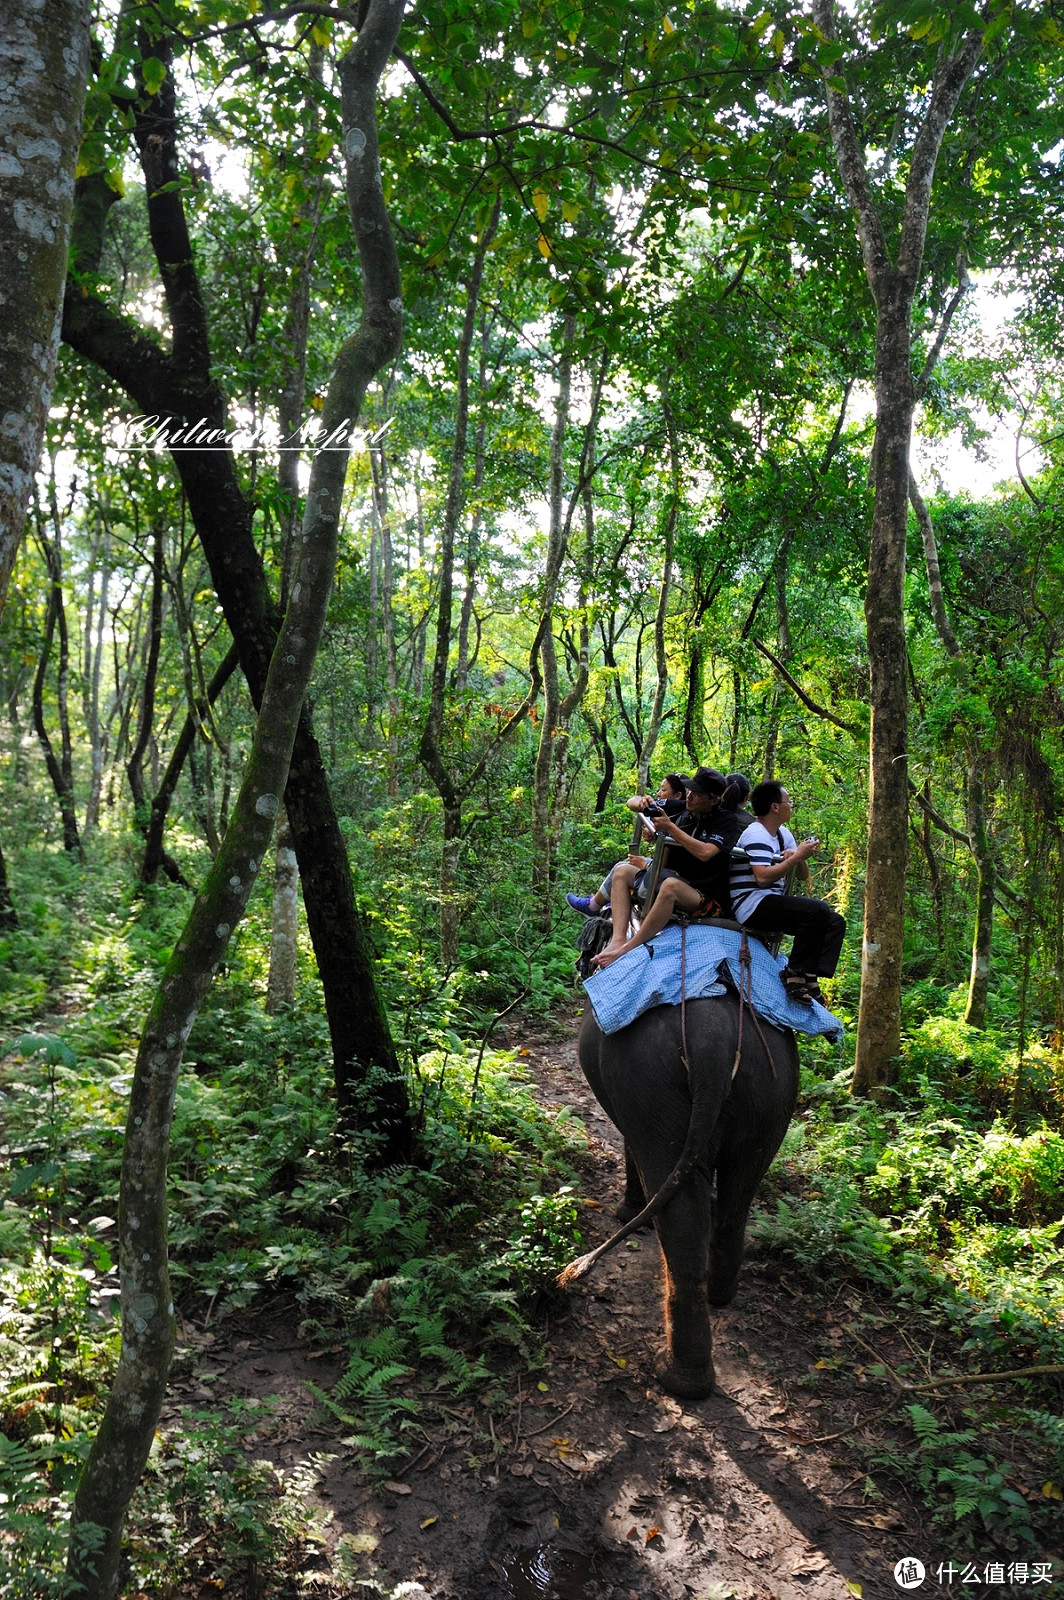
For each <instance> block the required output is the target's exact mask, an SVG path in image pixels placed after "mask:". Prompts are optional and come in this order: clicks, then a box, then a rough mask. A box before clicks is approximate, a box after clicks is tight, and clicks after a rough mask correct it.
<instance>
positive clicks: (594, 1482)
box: [171, 1033, 976, 1600]
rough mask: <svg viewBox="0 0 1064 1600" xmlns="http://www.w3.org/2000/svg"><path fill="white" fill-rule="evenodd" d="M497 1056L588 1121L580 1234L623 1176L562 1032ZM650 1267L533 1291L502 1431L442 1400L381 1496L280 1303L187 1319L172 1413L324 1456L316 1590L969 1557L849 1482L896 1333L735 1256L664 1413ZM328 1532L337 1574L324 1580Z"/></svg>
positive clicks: (631, 1266)
mask: <svg viewBox="0 0 1064 1600" xmlns="http://www.w3.org/2000/svg"><path fill="white" fill-rule="evenodd" d="M510 1043H511V1044H512V1045H513V1046H514V1047H515V1048H516V1047H518V1046H520V1051H521V1055H520V1059H521V1060H522V1064H523V1065H525V1066H526V1067H527V1068H528V1069H529V1071H530V1073H531V1074H533V1075H534V1078H535V1081H536V1083H537V1084H538V1086H539V1094H540V1097H541V1099H542V1101H543V1102H544V1103H545V1104H546V1105H548V1106H549V1105H555V1106H557V1105H564V1106H567V1107H569V1108H571V1109H572V1110H573V1111H574V1112H575V1113H576V1114H577V1115H579V1117H580V1118H581V1120H582V1121H583V1123H584V1125H585V1126H586V1128H587V1130H588V1134H589V1138H590V1146H591V1149H590V1157H591V1159H590V1160H589V1162H588V1165H587V1169H586V1171H585V1173H584V1175H583V1199H584V1202H585V1208H584V1211H583V1221H582V1231H583V1233H584V1237H585V1239H586V1240H587V1241H588V1242H589V1244H595V1243H599V1242H600V1241H601V1240H602V1239H604V1238H605V1237H607V1235H608V1233H609V1231H611V1225H614V1226H615V1224H613V1216H612V1208H613V1206H614V1205H615V1204H616V1203H617V1201H618V1200H619V1198H620V1193H621V1189H622V1185H623V1158H622V1153H621V1142H620V1138H619V1135H618V1134H617V1132H616V1130H615V1129H614V1128H613V1126H612V1124H610V1123H609V1122H608V1121H607V1119H606V1118H605V1116H604V1115H603V1114H602V1112H601V1111H600V1110H599V1108H598V1106H597V1104H596V1102H595V1100H594V1099H593V1097H592V1095H591V1093H590V1091H589V1090H588V1089H587V1087H586V1085H585V1083H584V1080H583V1078H582V1076H581V1075H580V1072H579V1069H578V1067H577V1064H576V1054H575V1044H574V1042H573V1040H572V1038H571V1037H570V1038H565V1037H563V1038H558V1037H538V1038H530V1037H529V1036H528V1035H527V1033H526V1034H525V1035H523V1036H522V1037H521V1038H518V1037H516V1036H513V1037H511V1040H510ZM659 1271H660V1268H659V1255H658V1248H657V1242H656V1239H655V1237H654V1235H653V1233H643V1234H640V1235H639V1236H638V1237H637V1238H635V1239H633V1240H631V1241H629V1242H628V1245H627V1246H626V1247H625V1246H622V1247H621V1248H620V1249H619V1250H618V1251H616V1252H615V1253H614V1254H613V1255H612V1256H610V1257H607V1258H606V1259H605V1260H604V1261H603V1263H601V1265H600V1266H599V1267H598V1268H597V1269H596V1270H595V1272H594V1273H593V1274H592V1275H591V1276H590V1277H589V1278H588V1279H585V1280H583V1281H582V1282H581V1283H579V1284H577V1285H576V1286H575V1287H574V1288H573V1289H572V1290H571V1291H569V1292H568V1293H567V1294H566V1295H565V1296H564V1297H562V1296H559V1297H557V1298H556V1299H554V1300H553V1301H552V1303H551V1307H550V1312H549V1322H548V1326H547V1330H546V1345H547V1354H548V1361H549V1365H548V1367H547V1368H546V1369H545V1370H544V1371H543V1372H542V1373H539V1372H537V1373H535V1374H532V1375H529V1374H528V1373H524V1374H521V1373H515V1374H514V1375H513V1378H512V1406H511V1408H510V1411H509V1414H508V1415H507V1416H506V1418H505V1419H504V1420H503V1421H502V1422H501V1423H500V1422H499V1420H498V1417H496V1418H495V1420H494V1421H492V1420H490V1419H488V1417H487V1415H486V1413H484V1414H481V1413H480V1412H476V1413H475V1409H474V1406H473V1405H472V1404H469V1405H466V1406H462V1405H461V1404H456V1405H455V1406H453V1407H450V1408H448V1411H449V1415H450V1416H451V1418H452V1420H453V1428H451V1429H449V1430H448V1432H447V1434H446V1435H440V1436H439V1437H438V1438H436V1439H435V1440H434V1442H433V1443H431V1444H430V1445H428V1446H426V1449H425V1450H423V1451H422V1452H421V1455H420V1456H419V1457H415V1458H414V1459H413V1460H411V1461H410V1462H409V1463H408V1464H407V1465H406V1466H405V1467H404V1468H403V1469H402V1470H401V1472H400V1474H399V1476H398V1477H397V1478H396V1479H393V1480H389V1482H388V1483H386V1484H383V1485H380V1484H378V1485H375V1486H368V1485H367V1484H366V1482H365V1480H364V1478H363V1476H362V1475H361V1473H360V1472H359V1470H358V1466H357V1463H356V1461H355V1459H354V1456H353V1453H352V1451H351V1450H350V1449H349V1448H345V1447H344V1446H343V1445H342V1444H341V1442H340V1440H339V1439H338V1437H337V1430H336V1428H335V1426H330V1425H329V1424H328V1423H327V1422H322V1421H321V1411H320V1408H319V1409H318V1410H315V1402H314V1400H313V1397H312V1395H311V1392H310V1390H309V1388H308V1385H310V1384H313V1385H318V1386H322V1387H328V1385H329V1383H330V1382H331V1381H333V1380H334V1379H335V1378H336V1377H337V1376H338V1375H339V1372H340V1371H341V1370H342V1368H341V1360H342V1354H341V1353H340V1352H339V1351H331V1352H330V1351H325V1352H321V1351H320V1350H316V1349H314V1348H313V1347H311V1346H310V1345H308V1344H307V1343H305V1342H301V1341H300V1339H299V1338H298V1336H297V1333H296V1326H297V1318H296V1313H295V1310H294V1307H292V1308H288V1307H286V1305H285V1304H284V1303H283V1302H278V1303H276V1304H274V1305H273V1306H272V1307H268V1308H262V1307H260V1308H257V1309H256V1311H255V1312H254V1314H252V1313H247V1314H245V1315H244V1317H243V1318H241V1317H240V1316H234V1317H231V1318H228V1319H227V1320H226V1321H225V1323H224V1324H222V1325H221V1327H220V1328H219V1329H218V1331H217V1332H216V1333H212V1332H211V1330H209V1329H208V1330H207V1331H206V1332H203V1331H197V1330H194V1329H191V1328H188V1327H186V1328H185V1330H184V1331H185V1335H186V1337H185V1340H184V1343H185V1346H186V1357H185V1361H184V1362H183V1364H182V1365H183V1369H184V1370H183V1374H182V1375H181V1376H180V1377H179V1378H178V1380H177V1382H176V1383H175V1385H174V1390H173V1393H172V1395H171V1402H172V1407H173V1411H172V1413H171V1414H172V1415H176V1411H177V1408H179V1407H180V1406H182V1405H187V1404H189V1403H190V1401H191V1402H192V1403H193V1404H194V1403H195V1402H196V1400H197V1399H200V1400H202V1399H205V1398H207V1397H208V1396H209V1398H210V1399H211V1401H212V1403H214V1404H218V1403H219V1402H220V1401H222V1400H223V1399H225V1398H245V1399H264V1398H267V1397H268V1398H269V1399H270V1400H271V1402H272V1410H271V1413H270V1415H269V1418H268V1419H267V1420H266V1421H265V1422H263V1423H262V1425H261V1426H260V1427H259V1428H258V1430H257V1432H256V1433H255V1434H254V1435H253V1436H251V1437H249V1440H248V1449H249V1451H250V1452H252V1453H253V1454H254V1455H255V1456H257V1457H260V1458H264V1459H268V1460H271V1461H272V1462H273V1463H274V1464H275V1465H276V1466H277V1467H279V1468H281V1469H292V1468H293V1467H295V1466H297V1465H299V1464H300V1463H302V1462H306V1461H307V1460H308V1458H310V1457H312V1456H314V1457H317V1458H318V1459H319V1461H320V1460H321V1458H323V1457H331V1459H330V1460H329V1461H328V1463H327V1465H325V1466H324V1467H323V1468H322V1471H321V1475H320V1477H319V1480H318V1485H317V1487H316V1489H315V1490H314V1491H313V1494H314V1496H315V1497H316V1499H317V1501H318V1503H319V1504H320V1505H321V1506H322V1507H325V1508H327V1509H328V1511H329V1512H330V1513H331V1516H330V1519H329V1525H328V1528H327V1530H326V1534H327V1547H326V1548H325V1549H323V1550H322V1552H321V1554H320V1557H319V1560H320V1565H321V1572H322V1584H321V1590H320V1591H319V1592H321V1593H324V1594H327V1595H336V1594H337V1593H343V1594H350V1595H352V1596H354V1595H363V1594H365V1595H371V1594H374V1593H381V1592H388V1589H389V1588H390V1586H391V1585H394V1584H398V1583H402V1582H405V1583H407V1584H415V1585H416V1584H420V1585H421V1590H418V1589H417V1588H416V1587H415V1588H414V1589H412V1590H411V1591H410V1593H411V1596H412V1597H416V1600H421V1596H422V1594H424V1595H427V1596H431V1600H681V1597H691V1596H693V1597H696V1600H724V1597H726V1596H734V1597H735V1600H770V1597H777V1600H796V1597H798V1596H802V1597H805V1600H845V1597H846V1596H847V1595H859V1596H864V1597H866V1600H871V1597H878V1596H887V1595H897V1594H899V1593H900V1592H901V1590H900V1589H899V1587H898V1586H897V1584H896V1583H895V1579H894V1567H895V1564H896V1563H897V1562H898V1561H899V1560H901V1559H902V1558H905V1557H908V1556H917V1557H920V1558H922V1559H923V1561H924V1562H925V1563H926V1564H929V1565H930V1563H931V1562H933V1561H936V1562H937V1561H940V1560H944V1559H946V1557H947V1556H952V1558H953V1559H954V1560H955V1561H956V1560H958V1559H960V1558H963V1559H965V1560H971V1559H974V1558H975V1555H976V1553H975V1552H967V1553H965V1552H963V1551H958V1550H953V1551H946V1550H941V1551H936V1548H935V1547H936V1545H940V1544H941V1539H940V1538H938V1537H933V1536H932V1535H931V1534H930V1533H929V1531H928V1529H927V1528H926V1527H925V1526H924V1525H923V1523H922V1521H921V1517H920V1514H919V1512H918V1510H917V1508H916V1506H915V1505H914V1504H913V1503H911V1502H910V1501H909V1500H908V1499H907V1497H906V1495H905V1491H904V1488H903V1486H902V1485H901V1484H900V1483H899V1482H898V1481H897V1479H891V1477H890V1476H888V1475H884V1474H883V1473H882V1472H880V1473H878V1474H877V1473H873V1474H872V1476H871V1477H870V1476H869V1465H868V1448H869V1445H870V1444H872V1445H873V1446H874V1445H875V1443H877V1442H878V1443H879V1444H880V1445H882V1444H883V1443H884V1438H883V1434H882V1428H883V1425H884V1422H885V1421H886V1418H885V1413H887V1412H889V1411H890V1409H891V1407H892V1406H894V1405H896V1403H897V1400H898V1395H897V1392H896V1391H894V1393H893V1394H892V1391H891V1388H890V1385H889V1382H888V1380H887V1378H885V1377H884V1375H883V1373H884V1366H886V1367H887V1368H889V1367H891V1366H893V1365H895V1364H897V1363H902V1362H905V1361H910V1362H911V1361H912V1352H910V1351H908V1350H906V1348H905V1345H904V1343H903V1342H902V1341H903V1337H904V1335H903V1330H899V1329H898V1328H896V1327H895V1325H894V1324H893V1322H891V1321H890V1320H889V1319H888V1317H886V1316H880V1315H878V1313H877V1309H876V1307H875V1305H874V1304H873V1303H871V1302H870V1301H867V1300H864V1299H863V1298H862V1297H861V1296H860V1295H859V1294H858V1292H857V1291H856V1290H854V1289H853V1288H851V1287H849V1286H844V1287H842V1288H840V1287H839V1286H838V1285H831V1284H829V1285H826V1286H825V1287H824V1289H823V1290H820V1289H818V1288H817V1287H816V1286H814V1285H810V1284H809V1283H807V1282H799V1281H797V1280H792V1279H791V1277H790V1276H789V1275H788V1274H787V1273H786V1272H784V1273H782V1275H781V1273H780V1269H779V1264H778V1263H776V1264H775V1265H773V1263H772V1262H771V1261H770V1260H768V1259H765V1260H759V1258H758V1256H757V1253H756V1251H755V1252H754V1253H753V1254H752V1256H751V1258H750V1259H749V1261H748V1264H747V1266H746V1268H745V1269H744V1276H743V1279H742V1282H741V1284H740V1290H739V1294H738V1296H737V1298H736V1301H735V1302H734V1304H733V1306H731V1307H729V1308H728V1309H727V1310H726V1311H723V1312H718V1313H717V1314H716V1315H715V1317H714V1338H715V1360H716V1368H717V1378H718V1385H719V1388H718V1391H717V1392H716V1393H715V1394H714V1395H713V1396H712V1397H711V1398H710V1399H709V1400H704V1401H700V1402H698V1403H688V1402H685V1403H681V1402H678V1401H675V1400H673V1399H671V1398H670V1397H668V1396H667V1395H665V1394H664V1392H663V1391H662V1390H661V1389H660V1388H659V1387H658V1386H657V1384H656V1383H655V1380H654V1376H653V1358H654V1354H655V1349H656V1346H657V1343H658V1340H659V1338H660V1335H661V1304H660V1290H659ZM867 1368H876V1371H875V1372H869V1371H867V1370H866V1369H867ZM887 1425H888V1426H889V1421H888V1422H887ZM488 1434H490V1439H489V1445H490V1448H489V1449H487V1450H485V1449H484V1448H483V1440H484V1437H485V1435H488ZM891 1442H893V1443H894V1445H895V1447H898V1446H899V1445H900V1447H901V1448H903V1449H904V1448H905V1447H904V1445H903V1444H901V1441H900V1440H899V1439H897V1438H895V1439H894V1440H893V1441H891ZM478 1452H479V1453H478ZM339 1541H342V1542H343V1544H344V1547H345V1554H346V1560H347V1563H348V1568H349V1570H352V1578H351V1581H350V1587H345V1588H343V1589H342V1590H337V1588H336V1586H335V1583H334V1582H333V1581H330V1580H329V1578H328V1577H327V1576H326V1574H327V1572H328V1570H329V1566H330V1551H334V1550H335V1547H336V1545H337V1543H338V1542H339ZM352 1564H353V1569H352ZM310 1565H311V1566H312V1567H313V1560H312V1561H311V1563H310ZM360 1580H365V1581H367V1583H369V1584H371V1585H372V1584H373V1583H376V1584H379V1585H380V1586H381V1587H380V1588H375V1587H372V1586H370V1587H366V1588H362V1587H356V1584H358V1582H359V1581H360ZM190 1592H191V1591H190ZM210 1592H213V1591H210ZM295 1592H296V1591H295V1590H293V1593H295ZM302 1592H304V1593H306V1592H307V1591H306V1590H305V1589H304V1590H303V1591H302Z"/></svg>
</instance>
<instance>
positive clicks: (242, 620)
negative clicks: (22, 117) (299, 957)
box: [63, 42, 411, 1161]
mask: <svg viewBox="0 0 1064 1600" xmlns="http://www.w3.org/2000/svg"><path fill="white" fill-rule="evenodd" d="M161 48H163V46H162V45H160V44H159V43H158V42H156V43H155V44H153V45H152V53H153V54H154V56H155V57H156V58H158V57H159V50H160V49H161ZM145 99H146V102H147V103H143V102H142V104H141V106H140V109H139V113H138V118H137V124H136V128H135V137H136V139H137V142H138V145H139V148H140V152H141V163H142V166H143V169H144V176H145V184H146V188H147V193H148V201H147V205H148V218H149V227H150V230H151V236H152V243H153V248H154V250H155V254H156V258H157V261H158V263H159V271H160V276H161V278H162V282H163V287H164V289H165V291H166V297H167V305H168V310H169V315H170V321H171V330H172V340H171V342H172V351H171V353H170V354H169V355H165V354H164V353H163V352H162V351H161V350H160V349H159V347H158V345H157V344H156V343H155V342H154V340H153V339H151V338H149V337H148V336H147V335H145V334H142V333H138V332H137V331H136V330H135V329H133V328H131V327H130V326H129V325H128V324H127V323H126V322H125V321H123V320H122V319H121V318H119V317H117V316H115V315H114V314H113V313H112V312H111V311H110V309H109V308H108V307H107V306H105V305H104V304H103V302H102V301H100V300H99V299H97V298H96V297H95V296H93V295H91V294H89V293H87V292H85V285H84V279H83V278H82V279H80V280H77V281H76V280H75V279H74V278H73V277H72V278H71V279H70V280H69V283H68V293H67V297H66V302H65V306H64V320H63V338H64V339H65V340H66V342H67V343H68V344H70V346H71V347H72V348H73V349H75V350H77V351H78V353H79V354H81V355H83V356H85V357H86V358H87V359H89V360H92V361H95V362H96V363H98V365H99V366H100V367H101V368H102V369H103V370H104V371H105V372H106V373H107V374H108V375H109V376H110V377H111V378H112V379H113V380H114V381H115V382H117V383H119V384H120V385H121V386H122V387H123V388H124V389H125V390H126V392H127V393H128V394H129V395H130V397H131V399H132V400H133V402H134V404H135V405H136V407H137V410H138V411H139V412H140V413H142V414H144V415H158V416H169V417H173V418H174V420H175V422H194V421H196V420H197V419H198V418H201V417H202V418H206V419H207V421H208V422H209V423H210V425H211V426H212V427H217V428H224V425H225V403H224V397H223V395H222V392H221V390H220V388H219V387H218V384H217V383H216V382H215V380H214V378H213V376H212V374H211V370H210V343H209V336H208V328H207V321H206V313H205V309H204V304H203V297H202V293H201V290H200V286H199V282H198V278H197V275H196V269H195V262H194V259H193V251H192V245H191V241H190V238H189V233H188V227H187V223H186V219H185V216H184V210H183V204H182V199H181V183H180V169H179V164H178V156H177V120H176V112H175V105H174V93H173V85H172V83H171V80H170V79H169V78H167V79H166V80H165V81H164V83H163V85H162V88H161V89H160V91H159V93H158V94H156V95H154V96H150V97H145ZM106 214H107V194H106V185H105V184H104V183H103V180H102V178H101V177H100V176H99V175H98V174H96V175H93V176H90V177H89V178H86V179H83V180H81V184H80V189H79V204H78V211H77V215H76V216H75V221H74V231H73V241H72V254H73V257H74V265H75V267H76V269H77V270H78V271H79V272H80V273H82V274H91V273H92V272H93V271H94V270H95V268H96V266H97V265H98V263H99V258H100V252H101V250H102V241H103V227H104V224H105V222H106ZM173 459H174V465H175V469H176V471H177V472H178V475H179V477H180V479H181V483H182V487H183V489H184V491H185V494H186V497H187V502H188V507H189V512H190V514H191V516H192V520H193V524H194V526H195V529H196V534H197V537H198V538H199V540H200V543H201V545H202V547H203V552H204V555H205V556H206V559H207V564H208V566H209V568H210V573H211V581H212V583H213V585H214V588H215V591H216V593H217V595H218V599H219V602H220V604H221V607H222V610H223V613H224V615H225V620H226V622H227V624H228V626H229V629H230V632H231V633H232V635H233V638H234V640H235V641H236V643H237V647H238V649H239V651H240V665H241V667H242V669H243V672H244V676H245V678H246V680H247V684H248V688H249V691H250V693H251V698H252V702H253V703H254V704H255V705H256V706H258V705H259V704H260V703H261V698H262V693H263V689H264V686H265V682H266V675H267V671H268V667H269V662H270V658H271V654H272V651H273V647H274V643H275V640H276V624H277V615H276V612H275V610H274V607H273V605H272V602H271V599H270V594H269V590H268V586H267V583H266V575H265V570H264V567H263V563H262V559H261V557H260V555H259V552H258V549H257V547H256V544H255V538H254V530H253V516H252V511H253V508H252V506H251V505H250V504H249V502H248V501H247V499H246V498H245V496H244V495H243V493H242V491H241V488H240V485H239V482H238V481H237V477H236V473H235V470H234V465H233V459H232V457H231V455H230V454H229V453H228V452H226V451H221V450H211V451H190V450H179V451H177V452H176V453H175V454H174V458H173ZM284 798H285V805H286V807H287V810H288V817H289V821H290V823H291V826H292V832H293V837H294V840H295V848H296V854H297V857H298V859H299V864H300V874H301V878H302V883H303V904H304V909H305V910H306V914H307V928H308V930H309V933H310V938H311V943H312V944H313V946H314V955H315V959H316V961H317V966H318V973H319V976H320V978H321V984H322V992H323V995H324V1000H325V1010H326V1015H327V1017H328V1021H329V1033H330V1038H331V1040H332V1050H333V1074H334V1082H335V1086H336V1098H337V1104H338V1106H339V1108H340V1112H341V1115H342V1117H343V1118H344V1119H345V1120H347V1121H350V1120H351V1118H352V1116H353V1114H354V1111H355V1107H356V1104H357V1107H358V1110H359V1114H360V1117H361V1119H362V1122H363V1125H366V1124H372V1126H373V1128H374V1130H375V1131H376V1132H377V1133H379V1134H380V1135H382V1143H381V1146H380V1159H381V1160H382V1161H398V1160H403V1159H405V1158H406V1156H407V1155H408V1154H409V1148H410V1136H411V1129H410V1117H409V1103H408V1097H407V1092H406V1084H405V1081H404V1079H403V1076H402V1073H401V1071H400V1069H399V1063H398V1058H397V1056H396V1051H395V1045H394V1042H393V1040H392V1037H391V1032H390V1030H389V1027H388V1019H387V1016H386V1014H385V1011H384V1007H383V1005H382V1003H381V999H380V995H379V993H378V991H377V986H376V981H375V978H374V973H373V962H372V956H371V954H370V950H369V946H368V941H367V939H366V935H365V930H364V927H363V924H362V920H361V918H360V916H359V913H358V908H357V905H356V903H355V895H354V883H353V880H352V876H351V866H350V862H349V860H348V857H347V849H346V845H345V843H344V838H343V835H342V833H341V832H340V827H339V822H338V819H337V816H336V811H335V808H334V806H333V801H332V795H331V794H330V792H329V786H328V781H327V779H326V775H325V768H324V764H323V762H322V757H321V750H320V748H319V746H318V742H317V740H316V739H315V737H314V732H313V728H312V724H311V718H310V713H309V710H308V709H307V708H306V707H304V709H303V712H302V714H301V717H300V722H299V727H298V730H297V733H296V742H295V747H294V750H293V755H292V764H291V768H290V770H289V776H288V784H287V787H286V789H285V795H284ZM371 1069H376V1073H375V1082H374V1089H373V1094H372V1096H369V1095H368V1093H367V1087H366V1079H367V1076H368V1074H369V1072H370V1071H371Z"/></svg>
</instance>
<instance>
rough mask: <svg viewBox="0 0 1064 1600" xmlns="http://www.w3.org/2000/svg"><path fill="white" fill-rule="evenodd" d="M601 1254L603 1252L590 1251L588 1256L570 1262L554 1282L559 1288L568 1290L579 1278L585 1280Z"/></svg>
mask: <svg viewBox="0 0 1064 1600" xmlns="http://www.w3.org/2000/svg"><path fill="white" fill-rule="evenodd" d="M601 1254H602V1251H601V1250H589V1251H588V1253H587V1255H586V1256H577V1258H576V1260H575V1261H570V1262H569V1264H568V1266H565V1267H563V1268H562V1270H561V1271H560V1272H559V1274H558V1276H557V1277H556V1278H555V1280H554V1281H555V1283H556V1284H557V1285H558V1288H559V1289H567V1288H568V1287H569V1285H570V1284H571V1283H575V1282H576V1280H577V1278H583V1277H584V1276H585V1275H586V1274H587V1273H589V1272H590V1271H591V1268H592V1267H593V1266H594V1265H595V1262H596V1261H597V1260H598V1258H599V1256H600V1255H601Z"/></svg>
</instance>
